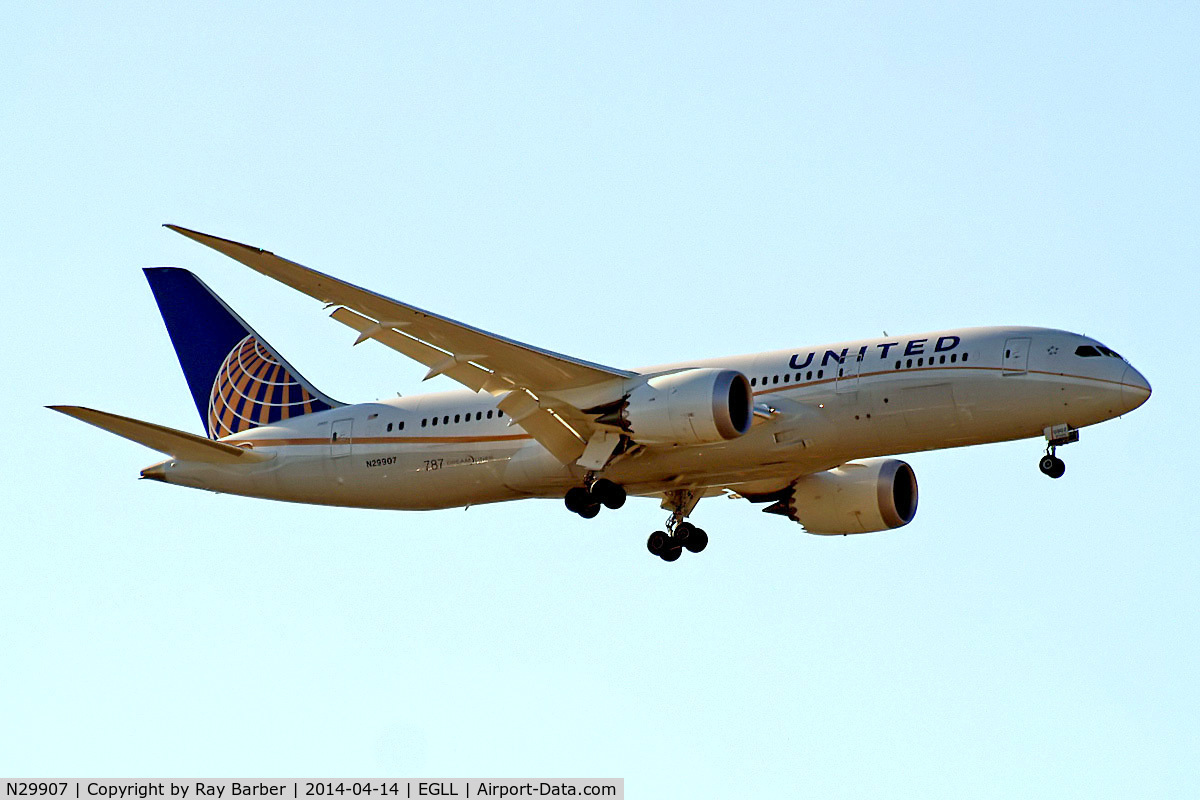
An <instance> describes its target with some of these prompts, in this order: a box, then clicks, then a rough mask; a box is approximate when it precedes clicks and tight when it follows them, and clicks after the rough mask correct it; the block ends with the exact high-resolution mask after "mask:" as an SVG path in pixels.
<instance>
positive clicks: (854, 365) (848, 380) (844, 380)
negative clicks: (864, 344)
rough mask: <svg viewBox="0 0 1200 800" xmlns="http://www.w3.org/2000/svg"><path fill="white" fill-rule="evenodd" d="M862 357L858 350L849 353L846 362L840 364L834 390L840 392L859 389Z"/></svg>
mask: <svg viewBox="0 0 1200 800" xmlns="http://www.w3.org/2000/svg"><path fill="white" fill-rule="evenodd" d="M860 358H862V356H860V355H859V354H858V353H857V352H855V353H847V354H846V359H845V363H843V364H839V365H838V372H837V380H836V381H835V382H834V391H836V392H837V393H838V394H843V393H847V392H857V391H858V373H859V371H860V369H861V368H862V361H860V360H859V359H860Z"/></svg>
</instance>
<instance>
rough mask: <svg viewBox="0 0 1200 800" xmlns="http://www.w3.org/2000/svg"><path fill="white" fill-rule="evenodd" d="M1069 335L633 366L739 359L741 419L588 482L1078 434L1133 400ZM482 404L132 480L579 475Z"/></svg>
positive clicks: (304, 489)
mask: <svg viewBox="0 0 1200 800" xmlns="http://www.w3.org/2000/svg"><path fill="white" fill-rule="evenodd" d="M1083 345H1093V346H1098V343H1097V342H1095V341H1094V340H1092V339H1089V338H1087V337H1083V336H1080V335H1078V334H1074V333H1069V332H1067V331H1061V330H1054V329H1048V328H1025V327H1020V328H1016V327H1014V328H969V329H960V330H950V331H939V332H936V333H928V334H918V335H914V336H902V337H891V338H878V339H869V340H861V341H854V342H841V343H838V344H833V345H821V346H819V347H812V348H801V349H798V350H781V351H776V352H771V353H761V354H757V355H747V356H735V357H730V358H719V359H709V360H704V361H693V362H687V363H681V364H672V365H666V366H659V367H652V368H648V369H640V370H638V372H639V373H641V374H643V375H645V374H653V373H663V372H671V371H676V370H680V369H686V368H691V367H721V368H727V369H734V370H738V371H740V372H742V373H744V374H745V375H746V377H748V378H750V379H751V381H752V383H753V391H754V395H755V401H756V403H757V404H758V405H757V414H756V419H755V424H754V426H753V427H752V428H751V429H750V431H749V432H748V433H747V434H745V435H744V436H740V437H737V438H734V439H731V440H728V441H724V442H721V443H719V444H707V445H692V446H652V447H634V448H631V449H630V450H628V451H627V452H625V453H623V454H621V455H618V456H617V457H616V458H614V459H613V461H612V462H611V463H610V464H609V465H608V466H607V467H606V468H605V470H604V475H605V477H607V478H609V479H610V480H613V481H615V482H616V483H619V484H621V485H623V486H624V487H626V489H627V490H628V491H629V492H630V493H631V494H655V493H659V492H664V491H668V490H670V489H675V488H683V487H686V488H691V489H706V488H718V487H719V488H730V489H734V490H736V491H741V492H743V493H767V492H771V491H776V490H778V489H782V488H783V487H785V486H787V485H788V484H790V483H791V482H792V481H794V480H795V479H796V478H798V477H799V476H802V475H806V474H811V473H814V472H820V471H823V470H826V469H830V468H832V467H835V466H837V465H839V464H842V463H845V462H846V461H849V460H851V459H860V458H868V457H873V456H883V455H894V454H900V453H906V452H913V451H919V450H932V449H937V448H943V447H961V446H964V445H971V444H982V443H986V442H999V441H1006V440H1011V439H1022V438H1027V437H1039V436H1042V435H1043V433H1044V431H1045V430H1046V429H1047V428H1049V427H1051V426H1055V425H1064V424H1065V425H1069V426H1070V427H1071V428H1081V427H1084V426H1086V425H1092V424H1095V423H1097V422H1102V421H1104V420H1107V419H1111V418H1113V417H1116V416H1119V415H1121V414H1124V413H1126V412H1127V411H1130V410H1132V409H1133V408H1136V407H1137V406H1139V405H1141V403H1143V402H1144V401H1145V400H1146V398H1147V397H1149V394H1150V389H1149V386H1148V384H1147V383H1146V381H1145V379H1144V378H1143V377H1142V376H1141V375H1140V374H1139V373H1138V372H1137V370H1135V369H1134V368H1133V367H1132V366H1130V365H1129V364H1128V363H1127V362H1126V361H1125V360H1124V359H1122V358H1120V357H1119V356H1116V355H1115V354H1111V355H1099V356H1093V357H1082V356H1079V355H1076V350H1077V348H1079V347H1080V346H1083ZM1109 352H1111V351H1109ZM843 353H844V355H843ZM839 362H840V363H839ZM496 402H497V400H496V398H494V397H491V396H490V395H486V394H477V393H472V392H470V391H458V392H445V393H439V394H427V395H419V396H413V397H403V398H396V399H392V400H386V401H380V402H375V403H360V404H357V405H348V406H343V407H340V408H335V409H333V410H330V411H324V412H320V413H315V414H310V415H307V416H302V417H296V418H292V419H289V420H286V421H283V422H280V423H278V424H274V425H270V426H266V427H260V428H256V429H253V430H250V431H246V432H243V433H240V434H237V435H235V436H231V437H228V438H227V439H224V440H223V441H225V442H229V443H232V444H238V445H242V446H246V447H252V448H253V449H254V450H255V452H259V453H270V454H272V455H273V456H274V457H273V458H271V459H270V460H267V461H264V462H260V463H254V464H246V465H241V464H237V465H232V466H217V465H212V464H201V463H194V462H177V461H173V460H168V461H165V462H163V463H162V464H159V465H156V466H154V467H151V468H149V469H147V470H146V471H145V472H144V474H146V475H147V477H154V478H158V479H160V480H165V481H167V482H169V483H177V484H181V485H186V486H194V487H197V488H204V489H210V490H213V491H219V492H228V493H232V494H242V495H249V496H254V497H264V498H272V499H277V500H288V501H294V502H303V503H319V504H326V505H338V506H358V507H366V508H393V509H434V508H448V507H454V506H465V505H473V504H477V503H490V502H496V501H501V500H511V499H517V498H522V497H561V496H562V494H563V492H564V491H565V490H566V489H567V488H569V487H572V486H577V485H579V484H580V483H581V482H582V480H583V478H584V474H585V470H584V469H583V468H582V467H578V466H575V465H565V466H564V465H563V464H561V463H560V462H559V461H558V460H556V459H555V458H554V457H553V456H552V455H551V454H550V453H549V452H548V451H547V450H545V449H544V448H543V447H542V446H541V445H539V444H538V443H537V442H535V441H534V440H533V439H532V438H531V437H530V436H529V435H528V434H526V433H525V432H524V431H523V430H522V429H521V428H520V427H519V426H517V425H510V422H511V420H510V419H509V418H508V417H506V416H501V415H500V414H499V411H498V409H497V406H496ZM435 421H436V423H435Z"/></svg>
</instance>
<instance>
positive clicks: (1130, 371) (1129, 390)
mask: <svg viewBox="0 0 1200 800" xmlns="http://www.w3.org/2000/svg"><path fill="white" fill-rule="evenodd" d="M1149 399H1150V382H1149V381H1147V380H1146V378H1145V377H1144V376H1143V375H1142V373H1140V372H1138V371H1137V370H1136V369H1134V368H1133V367H1126V368H1125V375H1124V376H1123V377H1122V378H1121V402H1122V404H1123V405H1124V406H1125V410H1126V411H1133V410H1134V409H1135V408H1137V407H1138V406H1140V405H1141V404H1142V403H1144V402H1146V401H1147V400H1149Z"/></svg>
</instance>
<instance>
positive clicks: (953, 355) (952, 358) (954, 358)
mask: <svg viewBox="0 0 1200 800" xmlns="http://www.w3.org/2000/svg"><path fill="white" fill-rule="evenodd" d="M955 361H958V353H951V354H950V363H951V364H953V363H954V362H955Z"/></svg>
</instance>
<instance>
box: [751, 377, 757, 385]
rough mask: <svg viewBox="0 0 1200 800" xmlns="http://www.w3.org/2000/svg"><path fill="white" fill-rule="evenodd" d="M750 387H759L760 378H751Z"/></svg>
mask: <svg viewBox="0 0 1200 800" xmlns="http://www.w3.org/2000/svg"><path fill="white" fill-rule="evenodd" d="M750 385H751V386H758V378H751V379H750Z"/></svg>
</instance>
